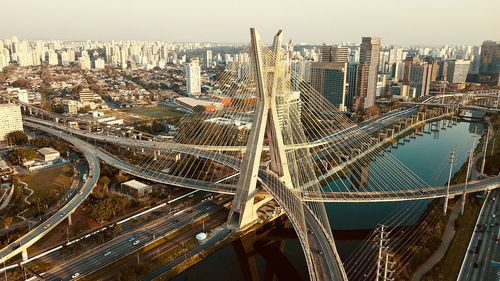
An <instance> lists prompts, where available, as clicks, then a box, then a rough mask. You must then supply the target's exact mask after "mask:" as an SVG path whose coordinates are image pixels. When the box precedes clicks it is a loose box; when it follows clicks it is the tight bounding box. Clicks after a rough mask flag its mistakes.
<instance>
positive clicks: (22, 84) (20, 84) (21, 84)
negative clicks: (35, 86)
mask: <svg viewBox="0 0 500 281" xmlns="http://www.w3.org/2000/svg"><path fill="white" fill-rule="evenodd" d="M12 87H16V88H22V89H30V88H31V81H30V80H28V79H17V80H16V81H14V82H12Z"/></svg>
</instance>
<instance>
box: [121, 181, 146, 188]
mask: <svg viewBox="0 0 500 281" xmlns="http://www.w3.org/2000/svg"><path fill="white" fill-rule="evenodd" d="M122 184H124V185H126V186H128V187H130V188H133V189H137V190H140V189H143V188H146V187H148V186H149V185H147V184H145V183H142V182H140V181H136V180H129V181H127V182H124V183H122Z"/></svg>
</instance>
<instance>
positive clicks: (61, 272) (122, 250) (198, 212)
mask: <svg viewBox="0 0 500 281" xmlns="http://www.w3.org/2000/svg"><path fill="white" fill-rule="evenodd" d="M219 198H220V197H215V198H214V199H213V200H207V201H205V202H202V203H200V204H198V205H195V206H193V207H190V208H186V209H184V210H182V211H179V212H177V213H174V214H173V215H172V216H170V217H167V218H163V219H160V220H159V221H158V222H156V223H153V224H151V225H149V226H146V227H144V228H140V229H138V230H134V231H131V232H128V233H126V234H124V235H121V236H119V237H117V238H115V239H113V240H111V241H109V242H107V243H105V244H103V245H101V246H99V247H97V248H95V249H93V250H91V251H88V252H86V253H84V254H83V255H80V256H77V257H76V258H74V259H71V260H69V261H67V262H65V263H63V264H60V265H58V266H56V267H55V268H53V269H51V270H50V271H48V272H46V273H42V274H41V275H42V276H43V277H45V278H47V279H48V280H71V279H78V278H81V277H83V276H85V275H86V274H89V273H91V272H94V271H96V270H98V269H100V268H102V267H103V266H105V265H107V264H110V263H112V262H113V261H116V260H117V259H119V258H121V257H124V256H126V255H129V254H130V253H133V252H135V251H137V250H139V249H141V248H142V247H144V246H145V245H147V244H150V243H151V242H154V241H156V240H158V239H161V238H162V237H164V236H166V235H168V234H170V233H172V232H174V231H175V230H178V229H181V228H182V227H183V226H185V225H188V224H190V223H191V222H194V221H199V222H200V223H201V221H202V220H204V219H205V220H206V217H207V215H209V214H212V213H214V212H217V211H219V210H221V209H222V208H223V204H224V203H226V202H227V201H228V200H229V199H228V197H226V198H225V199H222V200H219ZM226 216H227V214H226V213H223V214H222V215H221V216H220V217H216V218H215V220H216V221H217V222H218V223H219V224H220V223H223V222H224V221H225V218H226ZM211 226H212V225H209V224H208V223H207V224H206V227H211ZM197 232H199V230H197V229H195V233H193V232H186V233H183V234H181V235H179V236H178V237H176V238H175V240H176V243H174V244H175V245H172V244H168V245H161V246H159V247H158V248H155V251H158V252H161V251H168V250H169V249H172V248H174V247H175V246H177V245H178V243H179V242H180V241H186V240H189V239H191V238H193V237H194V235H195V234H196V233H197ZM169 242H172V241H169ZM77 275H78V277H74V276H77Z"/></svg>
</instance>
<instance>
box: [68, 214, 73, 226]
mask: <svg viewBox="0 0 500 281" xmlns="http://www.w3.org/2000/svg"><path fill="white" fill-rule="evenodd" d="M71 214H73V213H69V215H68V225H72V222H71Z"/></svg>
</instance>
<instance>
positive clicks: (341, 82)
mask: <svg viewBox="0 0 500 281" xmlns="http://www.w3.org/2000/svg"><path fill="white" fill-rule="evenodd" d="M346 71H347V63H334V62H313V63H312V64H311V86H312V87H313V88H314V89H316V91H318V92H320V93H322V94H323V95H324V96H325V98H326V99H327V100H328V101H329V102H330V103H332V104H333V105H336V106H338V107H339V109H340V110H345V109H346V82H347V73H346Z"/></svg>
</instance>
